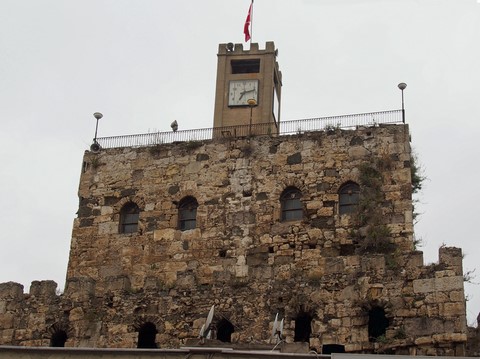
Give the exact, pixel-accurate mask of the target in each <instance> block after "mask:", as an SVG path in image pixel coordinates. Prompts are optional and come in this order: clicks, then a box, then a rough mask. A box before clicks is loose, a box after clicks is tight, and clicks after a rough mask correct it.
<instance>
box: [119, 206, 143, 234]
mask: <svg viewBox="0 0 480 359" xmlns="http://www.w3.org/2000/svg"><path fill="white" fill-rule="evenodd" d="M139 215H140V208H138V206H137V205H136V204H135V203H133V202H128V203H127V204H125V205H124V206H123V207H122V209H121V210H120V228H119V231H120V233H135V232H137V230H138V217H139Z"/></svg>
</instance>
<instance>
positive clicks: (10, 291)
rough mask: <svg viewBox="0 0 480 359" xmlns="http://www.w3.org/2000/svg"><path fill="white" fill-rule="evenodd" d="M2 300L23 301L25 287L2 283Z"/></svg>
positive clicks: (0, 291) (17, 284) (12, 283)
mask: <svg viewBox="0 0 480 359" xmlns="http://www.w3.org/2000/svg"><path fill="white" fill-rule="evenodd" d="M0 298H1V299H14V300H22V299H23V285H21V284H20V283H15V282H6V283H0Z"/></svg>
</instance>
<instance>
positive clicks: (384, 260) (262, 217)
mask: <svg viewBox="0 0 480 359" xmlns="http://www.w3.org/2000/svg"><path fill="white" fill-rule="evenodd" d="M83 161H84V162H83V171H82V175H81V179H80V187H79V210H78V218H76V219H75V223H74V228H73V235H72V242H71V251H70V259H69V265H68V272H67V281H66V288H65V293H63V294H62V295H60V296H57V295H56V294H55V287H56V285H55V283H53V282H51V281H44V282H34V283H32V287H31V289H30V293H29V294H23V288H22V286H21V285H19V284H15V283H3V284H0V323H1V326H0V344H4V345H5V344H9V345H27V346H35V345H37V346H47V345H49V344H50V342H51V338H52V336H55V333H59V332H62V333H65V334H66V336H67V338H65V339H66V343H65V345H66V346H74V347H79V346H86V347H111V348H116V347H120V348H134V347H136V346H137V341H138V337H139V330H140V329H139V328H141V327H142V325H144V324H145V323H151V324H153V325H154V327H155V330H156V332H157V333H156V336H155V342H156V343H157V345H158V346H159V347H162V348H177V347H179V346H181V345H182V344H184V343H185V342H186V340H187V339H191V338H195V337H197V336H198V333H199V330H200V327H201V325H202V324H203V322H204V320H205V317H206V314H207V312H208V310H209V308H210V307H211V306H212V304H215V306H216V314H215V317H214V323H215V325H216V330H217V335H218V333H220V332H222V331H224V330H227V331H229V333H231V337H229V340H231V342H232V344H235V343H268V342H269V339H270V332H271V329H272V322H273V318H274V317H275V314H276V313H279V315H280V317H282V318H284V319H285V330H284V335H285V340H286V342H293V341H295V340H299V341H304V340H305V341H307V342H308V345H309V347H310V348H312V349H315V350H317V351H318V352H321V351H322V348H324V346H325V345H331V344H338V345H342V346H344V349H345V351H346V352H350V353H381V352H383V353H396V354H411V355H414V354H418V355H421V354H425V355H457V356H458V355H465V343H466V340H467V325H466V316H465V295H464V289H463V273H462V254H461V250H460V249H457V248H452V247H444V248H441V249H440V254H439V262H438V263H437V264H435V265H430V266H425V265H424V264H423V255H422V252H420V251H417V250H416V249H415V246H414V240H413V224H412V212H413V210H412V200H411V191H412V183H411V151H410V143H409V133H408V126H407V125H380V126H375V127H361V128H357V129H355V130H339V129H330V130H325V131H318V132H311V133H299V134H297V135H291V136H280V137H268V136H264V137H263V136H259V137H252V138H237V139H216V140H208V141H198V142H197V141H189V142H183V143H173V144H161V145H156V146H151V147H139V148H134V147H128V148H115V149H106V150H101V151H99V152H98V153H93V152H89V151H87V152H86V153H85V155H84V159H83ZM349 182H355V183H358V184H360V187H366V188H367V192H365V193H367V196H366V198H370V199H371V201H374V203H360V205H362V206H363V205H364V206H365V207H364V209H365V211H364V213H363V214H362V213H360V214H358V213H357V214H347V215H340V214H339V203H338V202H339V194H338V191H339V189H340V188H341V186H342V185H343V184H345V183H349ZM375 186H377V187H375ZM292 187H295V188H296V189H298V190H299V191H300V192H301V202H302V206H303V218H302V219H300V220H296V221H282V220H281V214H282V207H281V203H280V197H281V196H282V193H283V191H284V190H285V189H286V188H292ZM376 190H377V191H378V190H380V192H378V193H377V192H375V191H376ZM187 196H191V197H194V198H195V199H196V201H197V202H198V208H197V214H196V226H195V228H194V229H190V230H186V231H181V230H179V229H178V221H179V219H178V204H179V203H180V201H181V200H182V199H183V198H185V197H187ZM369 196H370V197H369ZM131 202H133V203H135V204H136V205H137V206H138V207H139V208H140V214H139V222H138V230H137V231H136V232H135V233H130V234H126V233H119V222H120V221H121V218H120V213H121V210H122V208H123V207H124V206H125V205H126V204H128V203H131ZM382 320H383V321H384V323H385V328H384V329H385V330H384V332H382V334H381V335H375V337H374V338H372V335H373V334H372V333H375V329H374V328H373V329H372V328H369V326H370V327H371V326H372V323H373V322H375V323H377V324H378V323H379V322H380V323H381V322H382ZM301 328H303V329H302V330H300V329H301ZM372 339H373V340H372Z"/></svg>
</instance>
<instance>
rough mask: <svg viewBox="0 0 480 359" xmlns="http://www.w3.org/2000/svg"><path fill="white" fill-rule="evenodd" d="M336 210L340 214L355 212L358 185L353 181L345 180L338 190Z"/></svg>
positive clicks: (358, 190)
mask: <svg viewBox="0 0 480 359" xmlns="http://www.w3.org/2000/svg"><path fill="white" fill-rule="evenodd" d="M338 199H339V201H338V203H339V205H338V212H339V213H340V215H343V214H349V213H353V212H355V210H356V209H357V206H358V202H359V200H360V186H359V185H358V184H356V183H355V182H347V183H345V184H344V185H343V186H342V187H340V190H339V191H338Z"/></svg>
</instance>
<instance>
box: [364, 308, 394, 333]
mask: <svg viewBox="0 0 480 359" xmlns="http://www.w3.org/2000/svg"><path fill="white" fill-rule="evenodd" d="M388 324H389V322H388V319H387V317H386V316H385V309H383V308H381V307H374V308H372V309H370V310H369V312H368V339H369V341H370V342H376V341H377V339H378V338H380V337H381V336H384V335H385V333H386V332H387V328H388Z"/></svg>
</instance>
